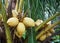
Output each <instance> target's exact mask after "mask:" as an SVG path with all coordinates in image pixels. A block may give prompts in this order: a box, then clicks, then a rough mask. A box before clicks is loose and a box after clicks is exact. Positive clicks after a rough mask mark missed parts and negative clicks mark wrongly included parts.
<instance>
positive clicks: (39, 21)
mask: <svg viewBox="0 0 60 43" xmlns="http://www.w3.org/2000/svg"><path fill="white" fill-rule="evenodd" d="M42 22H43V20H40V19H38V20H37V21H36V22H35V25H36V26H39V25H40V24H41V23H42Z"/></svg>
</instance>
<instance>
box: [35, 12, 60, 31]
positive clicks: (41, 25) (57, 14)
mask: <svg viewBox="0 0 60 43" xmlns="http://www.w3.org/2000/svg"><path fill="white" fill-rule="evenodd" d="M59 15H60V12H57V13H56V14H55V15H53V16H51V17H50V18H48V19H47V20H45V21H44V22H43V23H41V24H40V25H39V26H38V27H37V28H36V30H35V31H38V30H39V29H41V27H43V26H44V25H45V24H46V23H47V22H49V21H50V20H52V19H54V18H55V17H56V16H59Z"/></svg>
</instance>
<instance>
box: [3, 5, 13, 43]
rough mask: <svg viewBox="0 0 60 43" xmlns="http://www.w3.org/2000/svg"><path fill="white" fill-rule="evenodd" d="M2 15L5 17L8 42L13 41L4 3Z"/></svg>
mask: <svg viewBox="0 0 60 43" xmlns="http://www.w3.org/2000/svg"><path fill="white" fill-rule="evenodd" d="M2 17H3V22H4V27H5V33H6V39H7V43H13V42H12V38H11V33H10V30H9V27H8V25H7V23H6V22H7V16H6V10H5V8H4V5H2Z"/></svg>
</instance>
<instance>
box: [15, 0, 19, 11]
mask: <svg viewBox="0 0 60 43" xmlns="http://www.w3.org/2000/svg"><path fill="white" fill-rule="evenodd" d="M15 10H16V11H18V0H17V2H16V6H15Z"/></svg>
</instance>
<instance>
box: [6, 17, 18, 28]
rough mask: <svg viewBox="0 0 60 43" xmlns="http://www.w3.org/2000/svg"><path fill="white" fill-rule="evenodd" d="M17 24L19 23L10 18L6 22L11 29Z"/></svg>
mask: <svg viewBox="0 0 60 43" xmlns="http://www.w3.org/2000/svg"><path fill="white" fill-rule="evenodd" d="M18 23H19V21H18V19H17V18H16V17H12V18H9V19H8V20H7V24H8V25H9V26H12V27H14V26H16V25H17V24H18Z"/></svg>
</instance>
